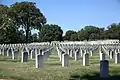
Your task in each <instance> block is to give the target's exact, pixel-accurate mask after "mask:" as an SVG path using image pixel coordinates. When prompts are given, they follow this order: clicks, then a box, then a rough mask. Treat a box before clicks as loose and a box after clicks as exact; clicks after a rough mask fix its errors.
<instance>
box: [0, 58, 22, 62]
mask: <svg viewBox="0 0 120 80" xmlns="http://www.w3.org/2000/svg"><path fill="white" fill-rule="evenodd" d="M0 61H6V62H20V61H21V60H12V59H9V58H2V59H0Z"/></svg>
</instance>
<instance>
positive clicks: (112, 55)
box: [99, 47, 120, 64]
mask: <svg viewBox="0 0 120 80" xmlns="http://www.w3.org/2000/svg"><path fill="white" fill-rule="evenodd" d="M99 54H100V60H106V56H108V57H109V59H114V60H115V63H116V64H118V63H120V52H118V51H117V49H115V50H113V49H112V50H109V51H108V50H106V49H105V48H104V47H102V52H101V51H100V52H99Z"/></svg>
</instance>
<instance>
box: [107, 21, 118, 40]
mask: <svg viewBox="0 0 120 80" xmlns="http://www.w3.org/2000/svg"><path fill="white" fill-rule="evenodd" d="M106 35H107V38H108V39H119V40H120V23H118V24H116V23H113V24H111V25H110V26H108V30H106Z"/></svg>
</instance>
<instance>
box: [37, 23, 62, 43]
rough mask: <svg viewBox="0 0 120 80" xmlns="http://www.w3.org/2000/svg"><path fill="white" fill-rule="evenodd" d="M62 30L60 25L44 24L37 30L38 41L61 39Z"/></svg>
mask: <svg viewBox="0 0 120 80" xmlns="http://www.w3.org/2000/svg"><path fill="white" fill-rule="evenodd" d="M62 34H63V31H62V29H61V27H60V26H58V25H55V24H46V25H44V26H43V27H42V28H41V31H40V32H39V41H44V42H46V41H49V42H51V41H62Z"/></svg>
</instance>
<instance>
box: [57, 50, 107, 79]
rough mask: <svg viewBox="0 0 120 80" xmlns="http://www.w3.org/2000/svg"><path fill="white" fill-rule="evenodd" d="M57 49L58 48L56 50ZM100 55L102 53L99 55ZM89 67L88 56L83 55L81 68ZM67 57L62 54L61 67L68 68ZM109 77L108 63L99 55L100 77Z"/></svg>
mask: <svg viewBox="0 0 120 80" xmlns="http://www.w3.org/2000/svg"><path fill="white" fill-rule="evenodd" d="M57 49H58V48H57ZM100 54H102V51H101V53H100ZM86 65H89V54H88V53H84V54H83V66H86ZM69 66H70V64H69V55H68V54H66V53H64V52H63V54H62V67H69ZM108 76H109V61H108V60H106V59H105V55H103V54H102V55H100V77H108Z"/></svg>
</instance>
